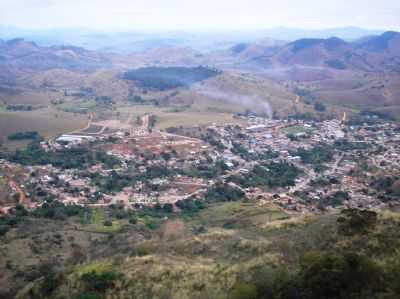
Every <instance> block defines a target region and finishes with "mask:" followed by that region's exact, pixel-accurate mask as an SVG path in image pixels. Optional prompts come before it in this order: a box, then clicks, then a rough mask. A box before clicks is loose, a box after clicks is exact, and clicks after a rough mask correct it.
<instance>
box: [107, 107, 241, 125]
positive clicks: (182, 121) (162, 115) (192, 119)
mask: <svg viewBox="0 0 400 299" xmlns="http://www.w3.org/2000/svg"><path fill="white" fill-rule="evenodd" d="M116 113H119V115H118V116H117V115H116V114H114V117H117V118H119V119H120V120H121V121H126V120H127V119H128V117H129V115H130V116H131V118H132V120H133V121H135V119H136V118H137V117H140V116H142V115H144V114H146V113H152V114H154V115H156V117H157V122H156V128H159V129H164V128H168V127H172V126H193V125H206V124H212V123H218V124H222V123H226V122H229V123H237V122H241V121H240V120H237V119H234V118H233V117H232V114H230V113H223V112H217V111H202V112H200V111H196V110H195V109H192V108H189V109H187V110H185V111H182V112H173V111H171V107H156V106H151V105H135V106H132V105H130V106H120V107H118V108H117V109H116Z"/></svg>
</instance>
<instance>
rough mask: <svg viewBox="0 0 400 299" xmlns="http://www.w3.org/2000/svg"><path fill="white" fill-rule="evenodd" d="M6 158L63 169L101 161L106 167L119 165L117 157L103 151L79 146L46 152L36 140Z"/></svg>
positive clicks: (86, 165)
mask: <svg viewBox="0 0 400 299" xmlns="http://www.w3.org/2000/svg"><path fill="white" fill-rule="evenodd" d="M8 159H9V160H10V161H12V162H16V163H20V164H22V165H47V164H51V165H53V166H55V167H60V168H64V169H73V168H75V169H85V168H87V167H88V166H92V165H95V164H97V163H103V164H104V165H105V166H106V167H107V168H113V167H114V166H116V165H119V164H120V162H119V160H118V159H116V158H114V157H112V156H110V155H107V154H106V153H105V152H103V151H92V150H90V149H89V148H85V147H80V148H74V149H68V150H60V151H56V152H46V151H45V150H43V149H42V148H41V147H40V144H39V143H38V142H36V141H34V142H32V143H31V144H29V145H28V147H27V148H26V149H19V150H17V151H16V152H15V153H12V154H10V156H9V157H8Z"/></svg>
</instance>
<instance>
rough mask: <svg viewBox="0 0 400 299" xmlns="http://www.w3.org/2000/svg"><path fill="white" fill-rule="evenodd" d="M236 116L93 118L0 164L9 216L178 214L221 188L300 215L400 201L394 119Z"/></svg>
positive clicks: (399, 153) (397, 129)
mask: <svg viewBox="0 0 400 299" xmlns="http://www.w3.org/2000/svg"><path fill="white" fill-rule="evenodd" d="M235 117H236V118H237V119H239V120H240V121H241V122H239V121H238V122H235V123H226V124H223V125H216V124H211V125H208V126H193V127H171V128H167V129H165V130H157V129H155V128H154V123H155V119H154V116H153V115H151V114H146V115H144V116H143V117H142V118H141V119H139V121H138V122H137V123H138V124H139V125H137V126H136V127H133V126H121V125H119V126H117V125H115V124H113V123H112V122H108V123H106V124H104V123H96V122H93V121H92V116H90V117H89V122H88V125H87V126H86V127H85V128H84V129H82V130H79V131H77V132H71V133H69V134H64V135H61V136H59V137H58V138H56V139H54V140H47V141H46V140H41V141H40V142H39V141H38V142H36V144H34V143H35V142H32V144H31V145H29V146H28V149H27V150H20V151H17V152H16V153H15V154H13V155H11V156H8V157H3V159H2V160H0V184H2V185H4V186H2V187H3V188H1V190H4V192H3V194H0V196H1V197H3V198H2V201H1V202H2V206H1V213H3V214H6V213H8V211H9V210H11V209H13V208H14V207H15V205H16V204H21V205H23V206H24V207H25V208H27V209H34V208H36V207H38V206H41V205H42V204H43V203H44V202H46V201H48V200H56V201H59V202H62V203H63V204H65V205H81V206H87V207H105V206H111V205H118V206H122V207H124V208H125V209H138V208H141V207H152V206H154V205H156V204H160V205H161V206H166V205H167V206H169V207H171V209H173V210H179V206H181V205H182V202H184V201H185V200H203V199H204V198H207V197H210V196H213V194H214V193H215V189H217V188H231V189H235V190H238V191H239V192H241V194H242V195H243V197H244V198H246V199H248V200H252V201H257V202H259V204H260V205H262V204H266V203H275V204H277V205H279V206H280V207H281V208H282V209H284V210H286V211H288V212H292V213H307V212H321V211H326V210H329V209H334V208H338V207H353V208H373V207H383V206H386V205H391V204H392V203H393V202H394V199H396V197H397V196H399V195H400V181H399V180H398V175H399V174H398V169H399V163H400V159H399V158H400V148H399V141H400V127H399V126H398V125H397V124H395V123H392V122H388V121H382V120H379V119H378V117H377V116H374V115H366V116H363V119H362V120H361V121H360V120H357V119H350V120H346V119H343V120H337V119H332V120H325V121H322V122H318V121H314V120H299V119H290V118H289V119H283V120H274V119H267V118H262V117H258V116H256V115H254V114H248V115H237V116H235ZM222 190H223V189H222ZM213 192H214V193H213ZM228 193H229V192H228ZM226 200H228V201H229V200H231V199H230V198H229V196H228V197H227V198H226Z"/></svg>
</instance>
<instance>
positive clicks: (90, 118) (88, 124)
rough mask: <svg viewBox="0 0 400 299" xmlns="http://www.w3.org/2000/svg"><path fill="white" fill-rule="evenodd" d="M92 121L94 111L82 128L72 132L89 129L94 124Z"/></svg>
mask: <svg viewBox="0 0 400 299" xmlns="http://www.w3.org/2000/svg"><path fill="white" fill-rule="evenodd" d="M92 122H93V113H90V114H89V119H88V122H87V124H86V126H85V127H83V128H81V129H79V130H76V131H73V132H72V133H79V132H82V131H86V130H87V129H89V128H90V126H91V125H92Z"/></svg>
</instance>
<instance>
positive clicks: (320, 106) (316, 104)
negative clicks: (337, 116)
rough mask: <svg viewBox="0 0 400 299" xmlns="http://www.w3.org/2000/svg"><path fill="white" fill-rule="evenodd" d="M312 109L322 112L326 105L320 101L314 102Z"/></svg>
mask: <svg viewBox="0 0 400 299" xmlns="http://www.w3.org/2000/svg"><path fill="white" fill-rule="evenodd" d="M314 109H315V111H318V112H323V111H325V110H326V106H325V105H324V104H322V103H320V102H316V103H315V104H314Z"/></svg>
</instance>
